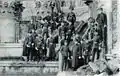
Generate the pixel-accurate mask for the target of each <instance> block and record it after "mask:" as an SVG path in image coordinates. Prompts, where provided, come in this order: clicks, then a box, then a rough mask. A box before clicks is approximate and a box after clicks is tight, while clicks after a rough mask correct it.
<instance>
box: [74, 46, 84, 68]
mask: <svg viewBox="0 0 120 76" xmlns="http://www.w3.org/2000/svg"><path fill="white" fill-rule="evenodd" d="M72 56H73V58H72V67H76V66H77V64H78V57H79V56H82V48H81V46H80V44H74V45H73V49H72Z"/></svg>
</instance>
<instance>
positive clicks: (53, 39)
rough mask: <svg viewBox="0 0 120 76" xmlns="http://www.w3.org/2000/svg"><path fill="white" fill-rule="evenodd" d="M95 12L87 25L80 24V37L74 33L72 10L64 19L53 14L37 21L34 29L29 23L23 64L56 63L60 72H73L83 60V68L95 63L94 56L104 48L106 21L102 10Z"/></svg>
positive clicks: (76, 32) (74, 18) (61, 14)
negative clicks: (95, 16) (25, 57)
mask: <svg viewBox="0 0 120 76" xmlns="http://www.w3.org/2000/svg"><path fill="white" fill-rule="evenodd" d="M99 11H100V13H99V14H98V16H97V18H96V19H94V18H92V17H90V18H89V19H88V20H87V22H84V21H83V23H84V26H83V27H85V28H84V29H81V30H83V31H82V32H83V34H81V32H78V30H76V26H75V22H76V16H75V13H74V12H73V10H71V12H70V13H68V14H67V17H66V16H65V14H64V13H63V12H58V13H56V12H53V13H52V15H50V14H49V15H47V16H46V17H44V18H41V19H40V20H39V21H38V24H37V26H36V25H35V24H33V23H32V22H31V25H30V28H29V34H28V36H27V37H26V38H25V41H24V45H23V46H24V50H23V56H27V61H40V60H42V61H43V60H45V61H46V60H50V61H54V60H58V59H59V61H60V64H61V70H62V71H64V70H68V68H72V69H73V70H76V69H77V68H78V67H79V65H80V64H82V63H79V60H81V59H84V63H83V64H87V63H88V62H90V61H95V60H96V59H95V58H96V57H95V55H96V54H97V55H96V56H97V59H99V57H100V52H101V50H102V48H103V46H105V47H107V43H106V32H107V31H106V25H107V17H106V14H105V13H103V9H102V8H100V9H99ZM103 44H104V45H103ZM58 54H59V58H58Z"/></svg>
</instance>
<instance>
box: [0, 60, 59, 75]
mask: <svg viewBox="0 0 120 76" xmlns="http://www.w3.org/2000/svg"><path fill="white" fill-rule="evenodd" d="M58 71H59V70H58V62H57V61H52V62H50V61H41V62H39V63H37V62H25V61H0V76H1V74H4V75H5V76H14V75H15V76H19V75H20V76H29V74H30V76H44V75H45V76H54V75H55V74H57V72H58ZM52 74H54V75H52Z"/></svg>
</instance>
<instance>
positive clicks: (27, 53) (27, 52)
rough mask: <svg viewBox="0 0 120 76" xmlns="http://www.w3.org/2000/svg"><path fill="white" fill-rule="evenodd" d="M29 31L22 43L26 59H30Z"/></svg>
mask: <svg viewBox="0 0 120 76" xmlns="http://www.w3.org/2000/svg"><path fill="white" fill-rule="evenodd" d="M31 40H32V37H31V33H28V36H27V37H26V38H25V40H24V43H23V56H27V61H29V60H30V53H31Z"/></svg>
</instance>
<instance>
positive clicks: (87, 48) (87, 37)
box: [82, 17, 95, 64]
mask: <svg viewBox="0 0 120 76" xmlns="http://www.w3.org/2000/svg"><path fill="white" fill-rule="evenodd" d="M94 23H95V19H93V18H92V17H90V18H88V22H87V26H88V28H87V30H86V32H85V34H84V35H83V37H82V39H83V44H84V48H83V50H84V58H85V64H87V63H88V62H89V61H90V55H91V50H92V42H93V41H92V38H93V26H94Z"/></svg>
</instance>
